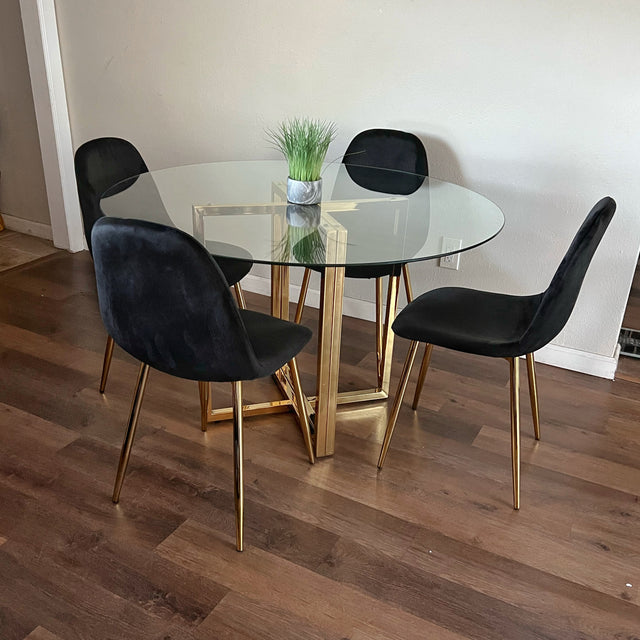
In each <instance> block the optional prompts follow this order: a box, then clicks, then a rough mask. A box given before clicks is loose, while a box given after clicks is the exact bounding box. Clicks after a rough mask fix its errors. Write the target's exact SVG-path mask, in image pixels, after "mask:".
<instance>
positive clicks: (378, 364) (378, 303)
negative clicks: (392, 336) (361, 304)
mask: <svg viewBox="0 0 640 640" xmlns="http://www.w3.org/2000/svg"><path fill="white" fill-rule="evenodd" d="M382 286H383V279H382V278H376V373H377V376H378V378H377V381H378V382H377V384H378V388H380V387H381V386H382V364H383V363H382V334H383V332H384V331H383V327H382Z"/></svg>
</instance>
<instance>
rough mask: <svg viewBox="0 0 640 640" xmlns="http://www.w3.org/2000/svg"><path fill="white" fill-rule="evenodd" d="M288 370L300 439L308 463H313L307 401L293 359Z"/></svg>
mask: <svg viewBox="0 0 640 640" xmlns="http://www.w3.org/2000/svg"><path fill="white" fill-rule="evenodd" d="M289 370H290V371H291V383H292V385H293V390H294V393H295V397H296V408H297V415H298V421H299V423H300V430H301V431H302V437H303V438H304V446H305V447H306V449H307V455H308V456H309V462H310V463H311V464H314V463H315V461H316V460H315V456H314V455H313V442H312V440H311V429H310V428H309V414H308V413H307V399H306V398H305V397H304V393H303V392H302V384H301V383H300V372H299V371H298V364H297V362H296V359H295V358H292V360H291V362H289Z"/></svg>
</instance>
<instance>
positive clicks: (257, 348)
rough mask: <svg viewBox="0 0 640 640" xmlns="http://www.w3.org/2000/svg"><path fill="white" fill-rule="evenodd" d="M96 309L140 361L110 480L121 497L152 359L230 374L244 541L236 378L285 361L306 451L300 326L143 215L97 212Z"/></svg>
mask: <svg viewBox="0 0 640 640" xmlns="http://www.w3.org/2000/svg"><path fill="white" fill-rule="evenodd" d="M92 245H93V259H94V264H95V270H96V283H97V288H98V300H99V303H100V313H101V315H102V319H103V321H104V324H105V327H106V328H107V331H108V332H109V335H111V336H112V337H113V339H114V340H115V342H117V343H118V344H119V345H120V346H121V347H122V348H123V349H124V350H125V351H127V352H128V353H129V354H131V355H132V356H133V357H134V358H136V359H137V360H139V361H140V362H141V365H140V372H139V375H138V382H137V384H136V390H135V393H134V399H133V403H132V407H131V414H130V417H129V422H128V426H127V432H126V436H125V440H124V444H123V446H122V453H121V456H120V464H119V466H118V472H117V475H116V482H115V487H114V490H113V501H114V502H118V500H119V498H120V490H121V488H122V483H123V480H124V475H125V472H126V468H127V463H128V461H129V455H130V453H131V445H132V443H133V438H134V433H135V429H136V425H137V422H138V416H139V413H140V407H141V404H142V397H143V394H144V390H145V386H146V382H147V376H148V373H149V367H153V368H155V369H159V370H160V371H164V372H165V373H169V374H171V375H174V376H178V377H180V378H187V379H190V380H197V381H199V382H203V381H205V382H231V386H232V392H233V441H234V446H233V455H234V470H235V473H234V477H235V488H234V495H235V506H236V547H237V549H238V551H242V544H243V542H242V531H243V489H242V382H241V381H243V380H253V379H255V378H261V377H264V376H268V375H270V374H272V373H274V372H275V371H277V370H278V369H280V368H282V367H283V366H285V365H286V364H287V363H288V366H289V368H290V371H291V379H292V382H293V386H294V393H295V396H296V401H297V402H296V404H297V405H298V407H300V408H301V411H302V416H303V417H302V418H301V426H302V433H303V436H304V441H305V446H306V450H307V454H308V456H309V460H310V461H311V462H313V461H314V457H313V449H312V443H311V433H310V430H309V421H308V416H307V415H306V414H305V408H304V407H305V402H304V401H303V396H302V389H301V386H300V379H299V375H298V368H297V365H296V361H295V356H296V355H297V354H298V352H299V351H300V350H301V349H302V348H303V347H304V346H305V344H306V343H307V342H308V341H309V339H310V338H311V331H310V330H309V329H307V328H306V327H302V326H300V325H296V324H294V323H292V322H286V321H284V320H280V319H278V318H274V317H272V316H269V315H266V314H263V313H257V312H255V311H248V310H246V309H239V308H238V306H237V305H236V304H235V303H234V301H233V298H232V295H231V292H230V290H229V287H228V286H227V281H226V279H225V277H224V274H223V273H222V271H221V270H220V268H219V267H218V265H217V263H216V261H215V260H214V259H213V258H212V257H211V256H210V255H209V253H208V252H207V250H206V249H205V248H204V247H203V246H202V245H201V244H200V243H199V242H197V241H196V240H194V239H193V238H192V237H190V236H188V235H187V234H185V233H184V232H182V231H180V230H179V229H175V228H170V227H166V226H164V225H159V224H155V223H153V222H146V221H141V220H135V221H134V220H123V219H119V218H102V219H100V220H98V221H97V222H96V223H95V225H94V227H93V232H92Z"/></svg>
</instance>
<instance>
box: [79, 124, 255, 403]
mask: <svg viewBox="0 0 640 640" xmlns="http://www.w3.org/2000/svg"><path fill="white" fill-rule="evenodd" d="M74 160H75V173H76V182H77V185H78V196H79V199H80V209H81V211H82V221H83V224H84V235H85V238H86V240H87V245H88V247H89V251H90V252H91V230H92V229H93V225H94V224H95V223H96V221H97V220H99V219H100V218H102V217H103V216H104V214H103V213H102V211H101V209H100V197H101V196H102V195H103V194H104V193H105V192H106V191H107V189H109V195H116V194H117V193H120V192H121V191H124V190H125V189H127V188H129V187H130V186H132V185H133V184H134V183H135V182H136V180H137V176H138V175H140V174H141V173H147V172H148V171H149V169H148V168H147V165H146V164H145V161H144V160H143V159H142V156H141V155H140V153H139V151H138V150H137V149H136V148H135V146H134V145H133V144H131V142H129V141H128V140H123V139H122V138H112V137H107V138H95V139H94V140H89V141H87V142H85V143H84V144H83V145H81V146H80V147H79V148H78V150H77V151H76V153H75V158H74ZM127 178H131V179H130V180H127ZM114 185H115V186H114ZM154 189H155V187H154ZM152 195H153V196H155V197H153V198H151V196H150V198H151V199H152V200H153V201H157V207H158V208H157V209H154V211H153V213H154V216H155V219H156V221H159V220H158V218H157V216H158V211H162V209H161V207H162V201H161V199H160V196H159V194H158V193H157V191H156V192H155V193H154V194H152ZM165 217H166V224H167V225H171V220H170V218H169V216H168V215H167V214H166V213H165ZM215 244H216V243H213V245H212V247H211V248H210V250H212V251H214V250H215ZM250 259H251V256H250V255H249V253H246V259H245V260H233V259H230V258H218V259H217V262H218V266H219V267H220V269H221V270H222V273H223V274H224V276H225V278H226V279H227V282H228V283H229V286H233V287H234V289H235V292H236V297H237V299H238V304H239V305H240V306H241V307H242V308H244V307H245V306H246V305H245V302H244V295H243V292H242V288H241V287H240V280H241V279H242V278H244V276H245V275H247V273H249V271H250V269H251V262H250ZM112 355H113V340H112V338H111V337H110V336H108V337H107V346H106V348H105V354H104V362H103V365H102V376H101V378H100V393H104V390H105V387H106V384H107V377H108V375H109V367H110V365H111V357H112Z"/></svg>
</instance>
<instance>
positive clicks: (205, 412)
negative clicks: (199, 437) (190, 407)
mask: <svg viewBox="0 0 640 640" xmlns="http://www.w3.org/2000/svg"><path fill="white" fill-rule="evenodd" d="M198 392H199V393H200V428H201V429H202V430H203V431H206V430H207V422H208V421H207V418H208V417H209V410H210V409H211V383H210V382H198Z"/></svg>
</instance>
